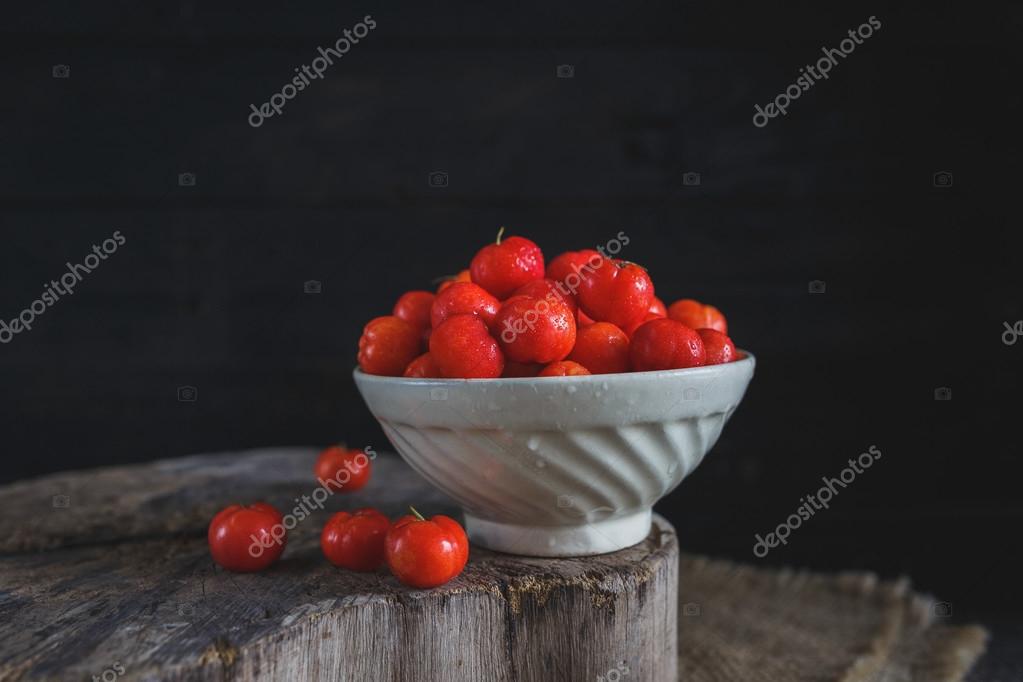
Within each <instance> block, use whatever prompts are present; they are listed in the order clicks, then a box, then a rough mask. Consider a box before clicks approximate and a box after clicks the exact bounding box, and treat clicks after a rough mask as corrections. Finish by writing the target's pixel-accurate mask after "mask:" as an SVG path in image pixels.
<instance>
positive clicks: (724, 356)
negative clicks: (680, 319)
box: [696, 329, 739, 365]
mask: <svg viewBox="0 0 1023 682" xmlns="http://www.w3.org/2000/svg"><path fill="white" fill-rule="evenodd" d="M696 333H697V334H699V335H700V339H701V340H702V341H703V347H704V349H705V350H706V351H707V363H706V364H708V365H723V364H725V363H726V362H733V361H735V360H738V359H739V353H738V351H736V350H735V344H734V343H732V340H731V339H730V338H728V335H727V334H722V333H721V332H719V331H718V330H716V329H697V330H696Z"/></svg>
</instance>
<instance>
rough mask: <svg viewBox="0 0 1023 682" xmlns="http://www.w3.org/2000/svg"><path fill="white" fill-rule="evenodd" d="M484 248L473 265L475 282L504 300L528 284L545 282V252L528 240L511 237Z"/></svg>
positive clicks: (499, 239) (502, 229)
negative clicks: (536, 280) (536, 281)
mask: <svg viewBox="0 0 1023 682" xmlns="http://www.w3.org/2000/svg"><path fill="white" fill-rule="evenodd" d="M503 233H504V228H503V227H502V228H501V231H500V232H498V233H497V241H496V242H495V243H493V244H488V245H487V246H484V247H483V248H482V249H480V250H479V252H478V253H477V254H476V255H475V256H474V257H473V259H472V263H471V264H470V265H469V272H470V273H471V275H472V281H473V282H475V283H476V284H478V285H480V286H481V287H483V288H484V289H486V290H487V291H489V292H490V293H491V294H493V295H494V296H497V297H498V298H499V299H501V300H504V299H506V298H508V297H509V296H511V295H512V293H514V291H515V290H516V289H518V288H519V287H520V286H522V285H523V284H525V283H526V282H529V281H532V280H534V279H542V278H543V272H544V269H543V252H542V251H540V247H539V246H537V245H536V244H534V243H533V242H531V241H530V240H528V239H526V238H525V237H508V238H507V239H505V240H504V241H503V242H502V241H501V235H502V234H503Z"/></svg>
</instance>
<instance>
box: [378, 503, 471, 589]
mask: <svg viewBox="0 0 1023 682" xmlns="http://www.w3.org/2000/svg"><path fill="white" fill-rule="evenodd" d="M384 546H385V555H386V557H387V565H388V566H389V567H390V569H391V573H393V574H394V575H395V577H397V578H398V580H400V581H401V582H402V583H404V584H405V585H409V586H410V587H417V588H420V589H424V588H429V587H437V586H438V585H443V584H444V583H446V582H448V581H449V580H451V579H452V578H454V577H455V576H457V575H458V574H459V573H461V572H462V569H463V568H465V563H466V561H468V559H469V538H468V537H466V535H465V531H464V530H463V529H462V527H461V526H460V525H459V524H458V522H457V521H455V520H454V519H452V518H449V517H447V516H442V515H437V516H434V517H433V518H431V519H429V520H425V519H424V520H420V519H417V518H416V517H415V516H403V517H402V518H400V519H398V520H397V521H395V522H394V525H393V526H391V530H390V531H388V533H387V538H386V540H385V543H384Z"/></svg>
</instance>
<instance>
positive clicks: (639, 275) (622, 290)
mask: <svg viewBox="0 0 1023 682" xmlns="http://www.w3.org/2000/svg"><path fill="white" fill-rule="evenodd" d="M578 298H579V308H581V309H582V311H583V312H584V313H586V314H587V315H589V316H590V317H592V318H593V319H594V320H597V321H598V322H610V323H611V324H613V325H615V326H617V327H619V328H620V329H626V328H628V327H630V326H632V325H633V324H635V323H636V322H638V321H640V320H642V319H643V317H645V316H646V314H647V311H648V310H649V309H650V303H651V301H652V300H653V298H654V283H653V282H652V281H650V276H649V275H648V274H647V272H646V270H644V269H643V268H641V267H639V266H638V265H636V264H635V263H628V262H626V261H620V260H609V259H607V258H602V259H601V261H600V265H599V267H597V268H596V269H594V270H593V271H592V272H590V273H588V274H586V276H585V277H583V280H582V284H581V285H580V286H579V297H578Z"/></svg>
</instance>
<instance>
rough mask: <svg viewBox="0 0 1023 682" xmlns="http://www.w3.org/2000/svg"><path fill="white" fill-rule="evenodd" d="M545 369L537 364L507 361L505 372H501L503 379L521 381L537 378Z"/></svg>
mask: <svg viewBox="0 0 1023 682" xmlns="http://www.w3.org/2000/svg"><path fill="white" fill-rule="evenodd" d="M541 369H543V365H540V364H537V363H535V362H512V361H511V360H506V361H505V363H504V371H503V372H501V378H502V379H521V378H524V377H535V376H536V375H537V374H539V373H540V370H541Z"/></svg>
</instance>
